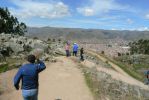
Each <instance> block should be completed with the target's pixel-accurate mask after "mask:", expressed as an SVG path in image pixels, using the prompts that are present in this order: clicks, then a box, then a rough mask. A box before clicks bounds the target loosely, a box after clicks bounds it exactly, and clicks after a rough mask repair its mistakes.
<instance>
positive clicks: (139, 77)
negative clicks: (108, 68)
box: [91, 52, 144, 82]
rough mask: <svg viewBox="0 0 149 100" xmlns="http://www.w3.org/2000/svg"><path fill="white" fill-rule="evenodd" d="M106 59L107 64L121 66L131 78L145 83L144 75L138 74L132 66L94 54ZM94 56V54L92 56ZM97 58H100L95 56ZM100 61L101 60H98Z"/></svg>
mask: <svg viewBox="0 0 149 100" xmlns="http://www.w3.org/2000/svg"><path fill="white" fill-rule="evenodd" d="M94 53H96V54H98V55H100V56H102V57H104V58H106V59H107V61H106V62H105V63H108V62H112V63H114V64H115V65H117V66H119V67H120V68H121V69H123V70H124V71H125V72H126V73H128V74H129V75H130V76H132V77H133V78H135V79H137V80H139V81H142V82H144V76H143V74H141V73H138V72H137V70H136V69H134V68H131V66H129V65H127V64H124V63H122V62H120V61H117V60H114V59H112V58H108V57H107V56H105V55H103V54H100V53H97V52H94ZM91 55H92V54H91ZM94 56H95V57H96V58H98V57H97V56H96V55H94ZM98 59H99V58H98Z"/></svg>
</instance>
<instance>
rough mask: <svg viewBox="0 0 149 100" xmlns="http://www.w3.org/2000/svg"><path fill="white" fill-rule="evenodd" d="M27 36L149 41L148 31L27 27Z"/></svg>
mask: <svg viewBox="0 0 149 100" xmlns="http://www.w3.org/2000/svg"><path fill="white" fill-rule="evenodd" d="M27 30H28V33H26V35H27V36H30V37H38V38H40V39H48V38H63V39H67V40H88V39H90V40H99V39H114V38H117V37H119V38H123V39H125V40H137V39H142V38H143V39H149V31H128V30H102V29H81V28H56V27H40V28H39V27H28V28H27Z"/></svg>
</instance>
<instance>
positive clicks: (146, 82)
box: [144, 70, 149, 85]
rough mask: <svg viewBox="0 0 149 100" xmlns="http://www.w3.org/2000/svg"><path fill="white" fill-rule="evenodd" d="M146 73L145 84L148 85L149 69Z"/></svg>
mask: <svg viewBox="0 0 149 100" xmlns="http://www.w3.org/2000/svg"><path fill="white" fill-rule="evenodd" d="M144 75H145V80H144V84H146V85H148V84H149V71H148V70H147V71H145V72H144Z"/></svg>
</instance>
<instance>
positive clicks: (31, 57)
mask: <svg viewBox="0 0 149 100" xmlns="http://www.w3.org/2000/svg"><path fill="white" fill-rule="evenodd" d="M35 60H36V57H35V55H28V57H27V61H28V62H30V63H35Z"/></svg>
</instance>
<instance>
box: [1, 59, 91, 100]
mask: <svg viewBox="0 0 149 100" xmlns="http://www.w3.org/2000/svg"><path fill="white" fill-rule="evenodd" d="M57 60H58V61H57V62H56V63H52V64H47V69H46V70H45V71H44V72H42V73H41V75H40V88H39V100H55V99H62V100H93V97H92V94H91V93H90V91H89V89H88V87H87V86H86V83H85V80H84V77H83V75H82V73H81V71H80V70H79V69H78V68H77V64H75V63H74V62H73V61H71V60H69V59H67V58H66V57H59V58H57ZM15 73H16V70H12V71H8V72H6V73H3V74H1V75H0V85H1V84H2V85H3V86H5V92H4V93H3V94H2V95H0V100H22V97H21V91H15V90H14V88H13V87H12V78H13V76H14V74H15ZM4 78H5V79H6V80H5V81H3V80H4Z"/></svg>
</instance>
